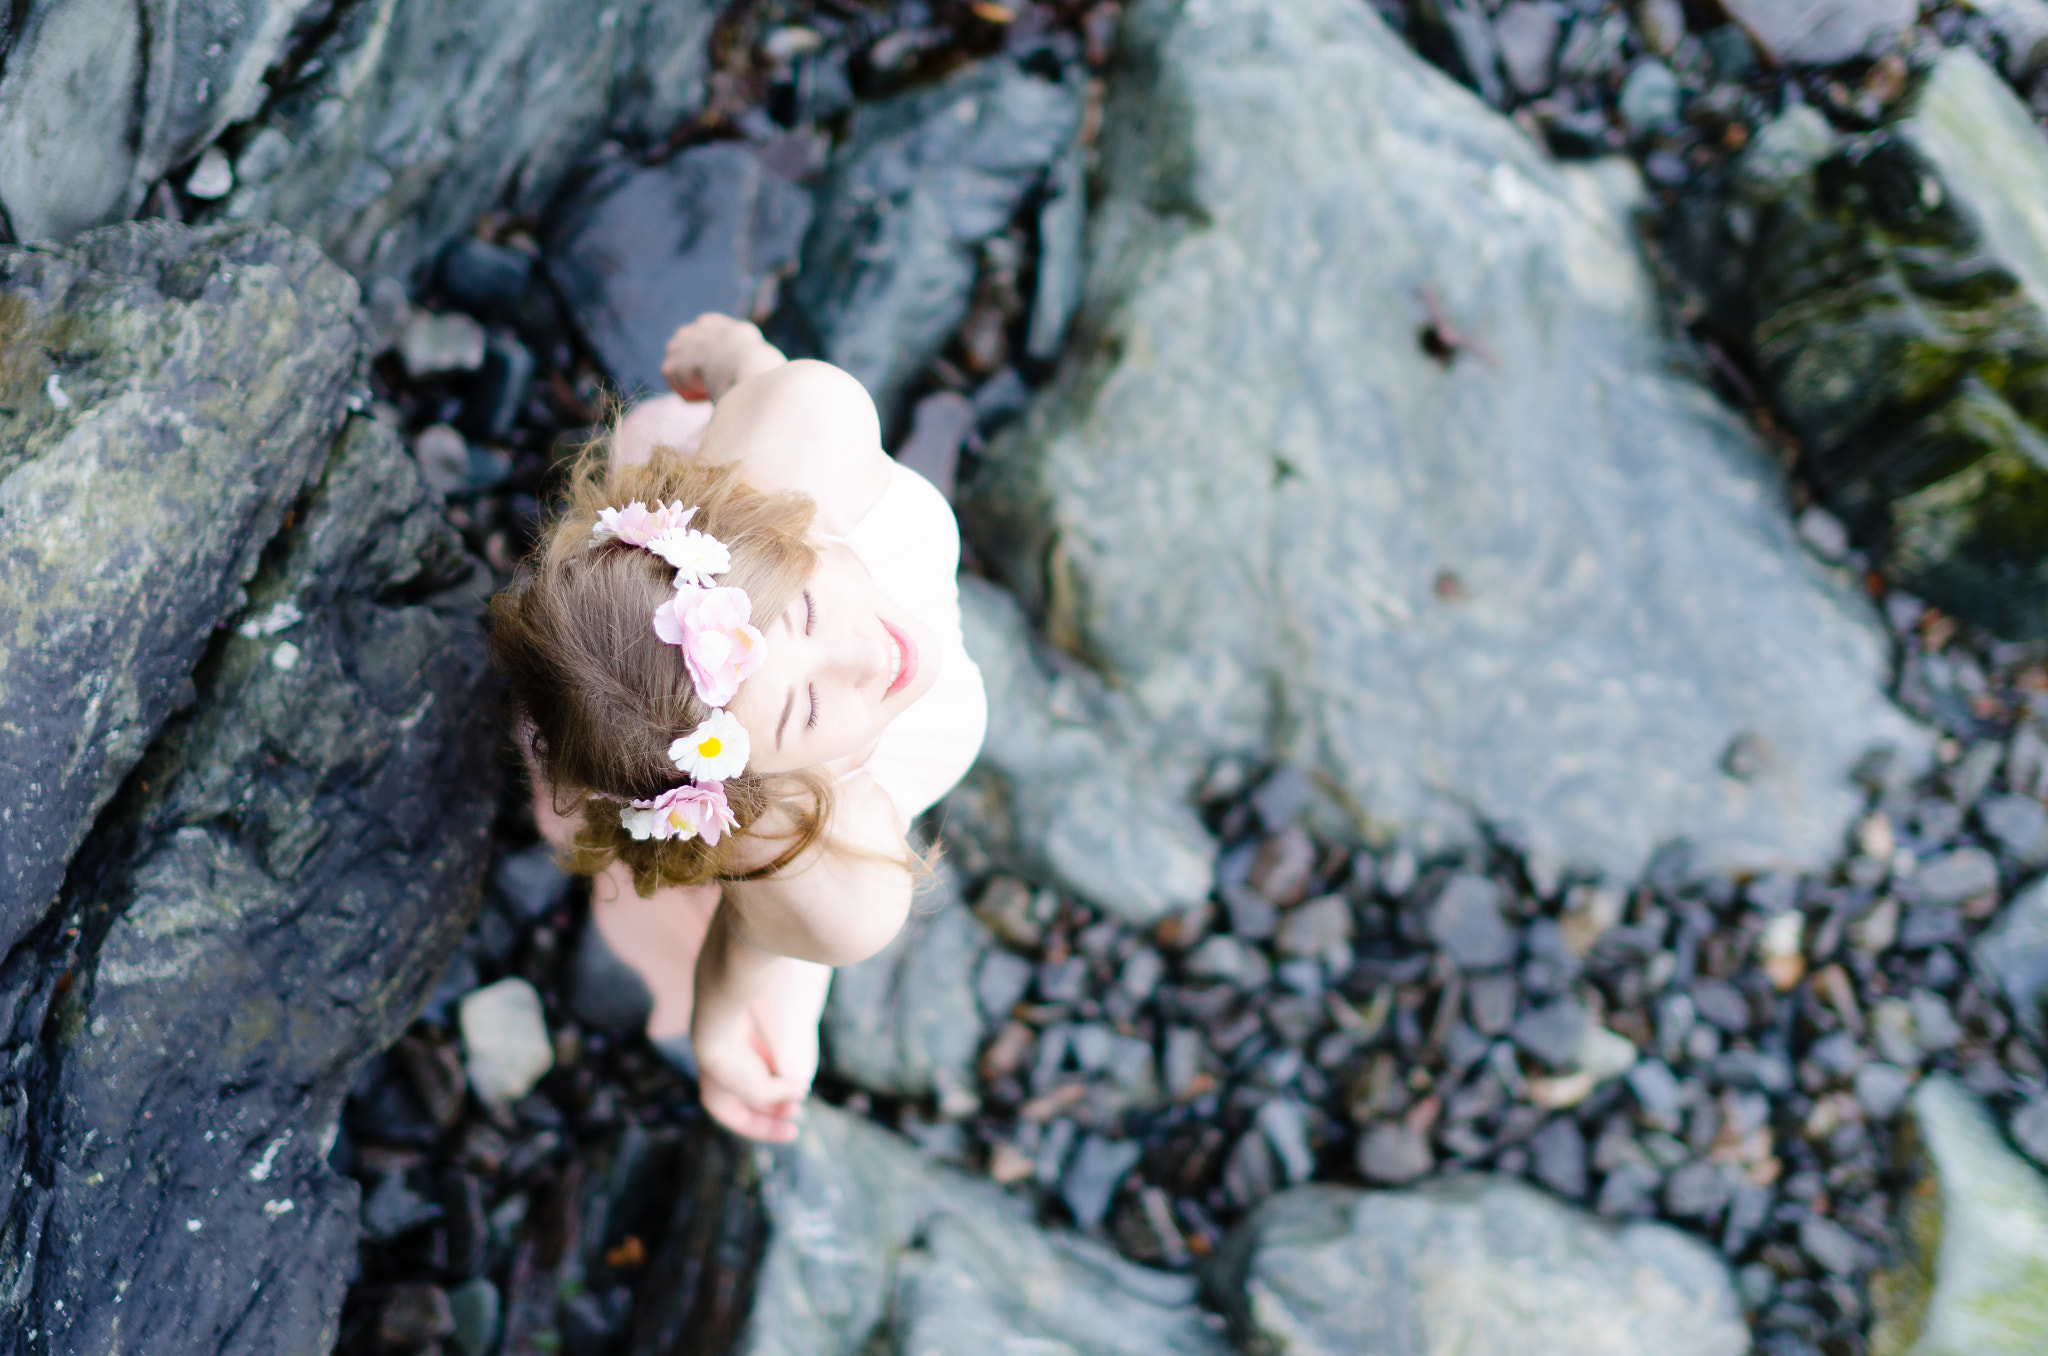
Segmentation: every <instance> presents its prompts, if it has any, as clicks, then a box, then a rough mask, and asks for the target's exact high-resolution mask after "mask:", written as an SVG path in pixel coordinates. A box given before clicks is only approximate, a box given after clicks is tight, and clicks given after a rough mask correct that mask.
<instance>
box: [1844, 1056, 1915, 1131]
mask: <svg viewBox="0 0 2048 1356" xmlns="http://www.w3.org/2000/svg"><path fill="white" fill-rule="evenodd" d="M1855 1087H1856V1100H1857V1101H1858V1102H1859V1103H1861V1104H1862V1106H1863V1109H1864V1110H1865V1111H1867V1112H1869V1113H1870V1114H1871V1115H1872V1116H1873V1117H1875V1118H1876V1119H1878V1120H1881V1121H1888V1120H1890V1119H1891V1118H1892V1117H1894V1116H1896V1115H1898V1114H1899V1108H1900V1107H1902V1106H1904V1105H1905V1104H1906V1096H1907V1094H1908V1093H1910V1092H1912V1090H1913V1077H1912V1075H1911V1074H1909V1073H1907V1072H1906V1071H1905V1070H1904V1069H1902V1068H1900V1067H1899V1066H1898V1065H1896V1064H1884V1063H1880V1062H1876V1061H1873V1062H1871V1063H1869V1064H1866V1065H1864V1066H1863V1067H1862V1068H1860V1069H1858V1070H1857V1071H1856V1083H1855Z"/></svg>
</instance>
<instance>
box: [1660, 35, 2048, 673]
mask: <svg viewBox="0 0 2048 1356" xmlns="http://www.w3.org/2000/svg"><path fill="white" fill-rule="evenodd" d="M2044 201H2048V141H2044V140H2043V139H2042V136H2041V132H2040V129H2039V128H2038V127H2036V126H2035V125H2034V120H2033V116H2032V114H2030V113H2029V112H2028V110H2027V108H2026V107H2025V106H2024V105H2023V104H2021V103H2020V101H2019V99H2018V98H2017V97H2015V96H2014V94H2013V92H2012V90H2011V88H2010V87H2009V86H2007V85H2006V83H2005V82H2004V81H2003V80H2002V79H2001V78H2000V77H1999V76H1998V75H1997V73H1996V72H1994V71H1992V70H1991V68H1990V67H1988V66H1986V65H1985V64H1984V63H1983V61H1982V60H1980V59H1979V58H1978V57H1977V55H1976V54H1975V53H1974V52H1972V51H1971V50H1970V49H1968V48H1967V47H1960V48H1954V49H1951V50H1949V51H1947V52H1944V53H1943V54H1941V55H1940V56H1939V57H1938V58H1937V59H1936V60H1935V61H1934V62H1933V64H1932V66H1931V68H1930V69H1928V70H1927V71H1925V72H1924V73H1922V75H1921V76H1920V78H1919V81H1918V84H1917V86H1916V89H1915V91H1914V92H1913V94H1912V95H1911V96H1910V97H1909V98H1907V99H1906V100H1904V101H1902V102H1901V104H1900V105H1899V107H1898V109H1897V111H1896V112H1895V114H1894V116H1893V117H1892V118H1891V119H1890V120H1889V121H1888V122H1887V124H1886V125H1885V126H1883V127H1881V128H1879V129H1878V130H1876V131H1874V132H1872V133H1869V134H1867V135H1863V136H1857V137H1842V136H1838V135H1837V134H1836V133H1835V132H1833V131H1832V130H1831V129H1830V128H1829V126H1828V124H1827V122H1826V121H1825V119H1823V118H1822V117H1821V116H1820V114H1818V113H1817V112H1815V111H1813V110H1812V109H1810V108H1793V109H1790V110H1788V111H1787V112H1786V113H1785V115H1784V116H1783V117H1782V118H1780V119H1779V120H1778V121H1777V122H1776V123H1773V124H1770V125H1768V126H1767V127H1766V128H1765V129H1764V130H1763V132H1762V133H1761V134H1760V135H1759V136H1758V137H1757V139H1756V142H1755V144H1754V145H1753V146H1752V147H1751V149H1750V150H1749V151H1748V152H1747V153H1746V155H1745V158H1744V160H1743V162H1742V163H1741V164H1740V165H1739V166H1738V168H1737V171H1736V173H1735V174H1733V175H1732V176H1731V177H1730V179H1729V183H1728V186H1727V187H1726V189H1725V190H1724V191H1723V192H1722V194H1721V196H1720V197H1719V198H1718V200H1716V201H1715V202H1713V203H1711V204H1709V203H1702V204H1700V205H1699V210H1696V211H1694V212H1691V213H1688V214H1686V217H1685V220H1686V222H1687V223H1688V229H1687V230H1686V231H1685V232H1684V233H1683V234H1684V236H1685V249H1686V252H1687V253H1688V254H1689V255H1690V256H1691V257H1692V258H1693V259H1694V260H1695V269H1696V272H1697V273H1698V274H1699V275H1700V277H1701V279H1702V280H1703V282H1704V283H1705V287H1706V291H1707V293H1708V295H1709V297H1710V299H1711V303H1712V305H1713V306H1714V308H1715V310H1716V313H1717V316H1718V324H1719V326H1720V328H1721V329H1722V330H1724V331H1725V332H1727V333H1730V334H1732V335H1736V336H1739V337H1740V339H1741V340H1742V341H1743V342H1744V343H1745V344H1746V345H1747V347H1748V348H1749V350H1750V353H1751V355H1752V357H1753V358H1754V363H1755V368H1756V370H1757V372H1758V373H1759V374H1760V375H1761V376H1762V377H1763V378H1764V380H1765V382H1766V383H1767V384H1768V386H1769V388H1770V392H1771V395H1772V397H1773V400H1774V403H1775V405H1776V407H1777V408H1778V409H1780V410H1781V411H1783V412H1784V414H1785V416H1786V418H1787V419H1788V420H1789V421H1790V423H1791V425H1792V428H1793V430H1794V431H1795V432H1796V433H1798V435H1799V437H1800V439H1801V440H1802V442H1803V443H1804V444H1805V447H1806V451H1807V455H1808V460H1809V463H1810V465H1811V466H1812V468H1813V470H1814V472H1815V474H1816V476H1817V477H1818V478H1819V480H1820V481H1821V483H1822V485H1823V487H1824V488H1825V490H1826V492H1827V493H1828V495H1829V497H1830V501H1831V503H1832V504H1833V506H1834V507H1835V508H1836V509H1837V510H1838V511H1839V512H1840V513H1841V515H1842V517H1843V518H1844V519H1846V520H1847V522H1848V523H1849V525H1850V527H1851V528H1852V529H1853V530H1854V532H1855V533H1856V535H1857V537H1858V538H1859V540H1861V541H1862V542H1863V543H1865V544H1866V545H1867V546H1868V547H1869V549H1870V550H1871V552H1872V554H1873V558H1874V561H1875V563H1876V564H1877V566H1878V568H1879V569H1880V570H1882V571H1883V572H1884V573H1885V574H1886V575H1887V576H1888V577H1890V578H1891V579H1893V580H1895V581H1897V582H1899V583H1902V584H1904V585H1906V586H1907V587H1909V588H1911V589H1913V590H1914V591H1915V592H1918V593H1920V594H1923V595H1925V596H1926V597H1927V598H1928V599H1930V600H1932V601H1934V602H1936V603H1938V604H1940V605H1941V606H1942V607H1945V608H1948V609H1950V610H1951V611H1954V612H1956V613H1959V614H1961V615H1963V616H1966V617H1969V618H1971V619H1973V620H1976V621H1980V622H1983V623H1984V624H1986V625H1989V626H1992V627H1995V628H1997V629H1999V630H2002V631H2005V632H2007V633H2009V634H2012V635H2019V636H2034V637H2038V636H2042V635H2048V216H2044V214H2043V212H2042V209H2041V204H2042V203H2043V202H2044Z"/></svg>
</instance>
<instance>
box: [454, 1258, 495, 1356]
mask: <svg viewBox="0 0 2048 1356" xmlns="http://www.w3.org/2000/svg"><path fill="white" fill-rule="evenodd" d="M499 1308H500V1306H499V1301H498V1287H497V1286H495V1285H492V1284H491V1283H490V1281H488V1280H486V1279H485V1278H484V1277H482V1276H479V1277H477V1278H476V1279H474V1280H469V1281H464V1282H463V1283H462V1284H461V1285H458V1286H456V1287H455V1289H453V1290H451V1291H450V1292H449V1293H448V1309H449V1313H450V1315H451V1316H452V1317H453V1318H454V1320H455V1331H454V1332H453V1333H451V1334H450V1337H451V1338H452V1340H453V1341H454V1343H455V1349H456V1351H458V1352H460V1353H461V1354H462V1356H487V1353H489V1352H490V1350H491V1349H492V1348H493V1347H495V1346H496V1345H497V1343H498V1314H499Z"/></svg>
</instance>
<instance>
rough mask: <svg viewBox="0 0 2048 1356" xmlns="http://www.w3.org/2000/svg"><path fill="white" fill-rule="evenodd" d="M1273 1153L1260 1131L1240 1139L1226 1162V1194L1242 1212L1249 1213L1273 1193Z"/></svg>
mask: <svg viewBox="0 0 2048 1356" xmlns="http://www.w3.org/2000/svg"><path fill="white" fill-rule="evenodd" d="M1276 1185H1277V1184H1276V1182H1275V1181H1274V1174H1273V1151H1272V1148H1271V1146H1270V1145H1268V1144H1267V1143H1266V1137H1265V1136H1264V1135H1262V1134H1260V1133H1259V1132H1258V1131H1257V1130H1252V1131H1248V1132H1247V1133H1245V1134H1243V1135H1240V1136H1239V1137H1238V1140H1237V1143H1235V1144H1233V1145H1232V1146H1231V1147H1230V1157H1229V1158H1227V1159H1225V1160H1224V1162H1223V1194H1224V1197H1225V1198H1226V1199H1228V1200H1229V1202H1230V1203H1231V1205H1232V1206H1233V1207H1235V1208H1237V1209H1239V1210H1249V1209H1251V1208H1252V1207H1253V1206H1255V1205H1257V1204H1258V1203H1259V1202H1260V1201H1263V1200H1265V1199H1266V1197H1268V1196H1270V1195H1272V1194H1273V1189H1274V1187H1275V1186H1276Z"/></svg>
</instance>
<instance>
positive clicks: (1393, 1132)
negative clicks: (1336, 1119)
mask: <svg viewBox="0 0 2048 1356" xmlns="http://www.w3.org/2000/svg"><path fill="white" fill-rule="evenodd" d="M1357 1158H1358V1170H1359V1172H1361V1173H1362V1174H1364V1176H1365V1179H1366V1180H1367V1181H1368V1182H1383V1183H1386V1184H1387V1185H1389V1186H1402V1185H1405V1184H1406V1183H1409V1182H1412V1181H1414V1180H1415V1179H1416V1178H1418V1177H1423V1176H1427V1175H1428V1173H1429V1170H1430V1169H1431V1168H1434V1167H1435V1166H1436V1154H1435V1153H1434V1152H1432V1151H1431V1149H1430V1147H1429V1137H1428V1136H1427V1135H1425V1134H1423V1133H1422V1132H1421V1131H1420V1130H1417V1129H1415V1128H1414V1127H1412V1126H1410V1125H1407V1124H1405V1123H1403V1122H1401V1121H1381V1122H1380V1123H1379V1124H1377V1125H1375V1126H1373V1127H1371V1128H1370V1129H1368V1130H1367V1131H1366V1132H1365V1133H1364V1134H1362V1135H1360V1136H1359V1137H1358V1149H1357Z"/></svg>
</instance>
